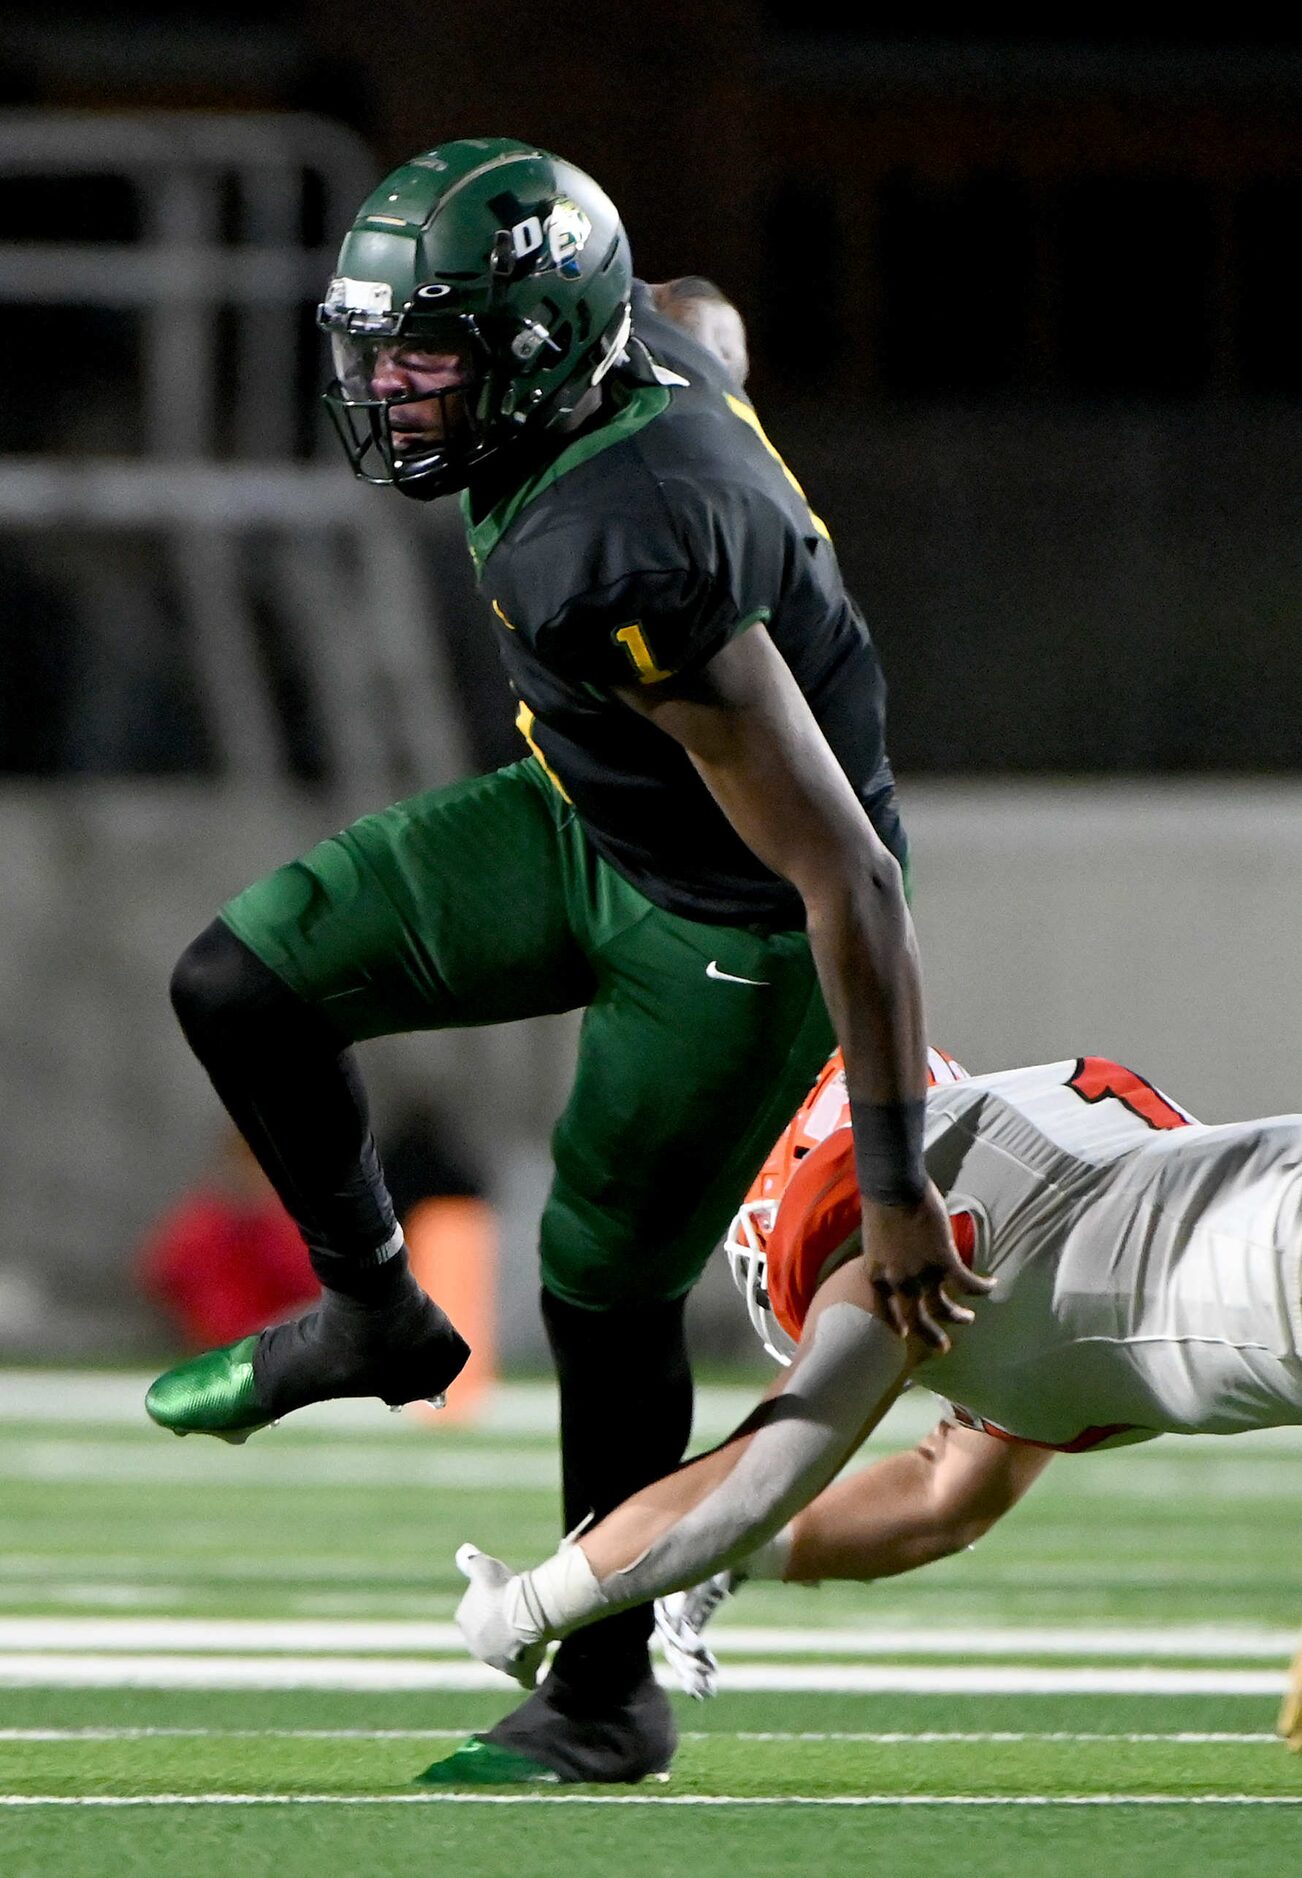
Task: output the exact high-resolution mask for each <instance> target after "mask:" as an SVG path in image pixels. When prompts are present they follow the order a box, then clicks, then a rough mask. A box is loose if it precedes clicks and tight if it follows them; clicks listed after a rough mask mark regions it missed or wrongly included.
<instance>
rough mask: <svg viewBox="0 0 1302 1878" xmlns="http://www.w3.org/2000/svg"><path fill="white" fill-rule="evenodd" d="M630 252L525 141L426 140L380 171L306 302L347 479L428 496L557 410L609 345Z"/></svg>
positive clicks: (598, 193) (619, 330)
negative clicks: (325, 369)
mask: <svg viewBox="0 0 1302 1878" xmlns="http://www.w3.org/2000/svg"><path fill="white" fill-rule="evenodd" d="M631 286H632V260H631V257H630V255H629V249H628V241H627V238H626V237H625V234H624V230H623V227H622V226H621V224H620V220H619V216H618V214H617V213H616V210H615V206H614V204H613V203H612V202H611V201H610V199H609V197H608V196H607V195H606V194H605V192H604V191H603V190H602V189H600V188H599V187H598V186H597V184H596V183H594V182H593V180H592V178H591V177H590V176H585V175H584V173H583V171H582V170H578V169H575V168H573V167H572V165H570V164H568V163H564V162H562V161H561V159H560V158H559V157H554V156H549V155H548V153H547V152H546V151H545V150H539V149H537V148H536V147H535V146H534V145H532V144H527V143H517V142H515V141H514V140H513V139H511V138H508V137H471V138H465V139H463V140H461V141H458V142H456V143H446V144H440V145H439V147H438V148H437V149H434V150H427V151H426V152H425V153H424V154H423V155H421V156H417V157H413V158H412V159H411V161H410V162H409V163H404V164H402V165H401V167H400V168H398V169H396V170H394V172H393V174H392V175H391V176H389V177H386V179H385V180H384V182H382V183H381V184H380V186H379V188H378V189H377V190H376V191H375V192H374V194H373V195H372V196H370V197H369V199H368V200H367V201H366V202H364V203H363V204H362V207H361V210H360V212H359V213H358V216H357V219H356V221H355V222H354V223H353V225H352V227H351V229H350V230H349V231H348V234H347V235H346V236H345V237H344V244H343V247H342V248H341V249H340V251H339V265H338V271H337V273H336V275H335V278H334V279H333V280H332V281H331V282H330V286H329V289H328V291H327V293H326V297H325V299H324V300H323V301H322V303H321V306H320V308H319V309H318V315H317V317H318V323H319V324H320V325H321V326H322V327H323V328H324V329H325V331H326V332H328V333H329V335H330V339H331V344H332V348H333V352H334V365H335V377H334V379H333V381H332V382H331V384H330V387H329V389H328V390H327V392H326V394H325V396H326V404H327V406H328V408H329V411H330V415H331V416H332V418H333V419H334V421H335V427H336V429H337V430H338V432H339V435H340V438H341V440H342V442H343V446H344V449H345V450H346V451H347V453H348V460H349V462H350V463H351V464H352V466H353V470H354V473H355V474H356V475H358V476H360V477H362V478H363V479H364V480H365V481H366V482H372V483H386V484H387V483H391V484H393V485H395V486H396V487H397V488H399V489H402V490H403V491H404V492H405V493H406V494H408V495H413V496H419V497H429V496H438V495H444V494H446V493H447V492H448V491H450V490H454V489H461V488H464V487H465V485H466V483H467V481H468V480H469V478H470V476H471V474H472V472H473V471H474V470H475V469H476V468H477V467H478V466H479V465H480V464H481V463H483V462H484V461H485V459H486V458H488V457H489V456H491V455H492V454H493V453H494V452H496V451H498V450H500V449H502V448H503V447H504V446H508V445H510V444H512V443H513V442H514V441H516V440H518V439H520V438H522V437H537V435H538V434H539V433H540V432H541V431H544V430H546V429H548V428H549V427H551V426H553V425H556V424H559V423H561V422H562V421H563V420H564V419H565V418H567V417H568V416H570V415H571V414H572V413H573V411H574V409H575V407H576V406H577V404H578V403H579V401H580V399H581V398H583V397H584V395H585V394H586V393H587V392H588V391H589V389H590V388H591V387H592V386H593V385H594V384H596V383H598V382H599V381H600V380H601V378H602V377H603V376H604V375H605V373H606V372H607V371H608V370H609V369H610V367H611V366H612V365H613V364H614V362H615V360H616V359H617V358H618V357H619V355H620V353H621V352H622V350H623V348H624V345H625V342H626V341H627V339H628V333H629V293H630V289H631Z"/></svg>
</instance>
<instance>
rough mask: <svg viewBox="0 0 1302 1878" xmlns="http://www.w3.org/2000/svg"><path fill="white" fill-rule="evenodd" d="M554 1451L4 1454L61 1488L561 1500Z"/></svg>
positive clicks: (323, 1448)
mask: <svg viewBox="0 0 1302 1878" xmlns="http://www.w3.org/2000/svg"><path fill="white" fill-rule="evenodd" d="M559 1477H560V1476H559V1462H558V1459H557V1454H556V1452H555V1451H554V1450H552V1449H550V1448H507V1447H501V1446H491V1447H490V1446H476V1447H469V1446H467V1445H465V1444H464V1443H459V1444H458V1445H456V1446H453V1447H450V1446H447V1445H445V1444H441V1443H439V1442H438V1441H433V1440H431V1441H430V1442H428V1443H423V1442H418V1441H410V1442H406V1443H403V1444H399V1443H397V1442H391V1443H389V1444H388V1445H387V1446H384V1445H381V1444H379V1443H372V1442H355V1441H340V1442H317V1443H312V1444H311V1445H307V1444H304V1443H294V1444H289V1443H282V1444H281V1445H280V1446H279V1447H277V1446H276V1445H275V1444H274V1443H268V1444H267V1445H265V1446H261V1447H259V1448H257V1449H256V1450H253V1451H251V1452H250V1453H248V1454H245V1453H244V1452H243V1451H242V1450H241V1449H238V1448H232V1447H230V1446H229V1445H224V1446H223V1445H219V1444H218V1443H216V1442H214V1441H204V1440H202V1439H201V1438H198V1437H195V1438H191V1439H189V1440H188V1441H187V1443H186V1445H185V1446H184V1447H182V1446H180V1444H178V1443H177V1442H176V1441H174V1440H173V1441H170V1442H168V1443H167V1444H166V1445H164V1444H163V1442H162V1440H161V1439H160V1440H159V1442H158V1443H157V1444H154V1443H151V1442H143V1441H142V1442H134V1441H85V1440H69V1439H66V1438H61V1437H57V1436H56V1437H51V1438H45V1437H41V1438H37V1439H33V1440H9V1441H6V1442H5V1444H4V1446H3V1447H2V1448H0V1480H39V1481H46V1482H49V1483H52V1484H54V1483H57V1484H58V1485H61V1486H95V1485H102V1484H103V1483H104V1482H105V1481H113V1482H117V1483H121V1482H134V1483H138V1484H141V1485H145V1486H155V1487H201V1486H203V1485H205V1484H209V1485H211V1484H214V1483H215V1484H218V1485H220V1486H221V1487H223V1488H244V1489H247V1490H252V1491H262V1490H264V1489H266V1488H270V1487H274V1488H275V1489H276V1490H277V1491H280V1490H281V1489H285V1488H288V1489H291V1490H293V1489H304V1488H306V1489H312V1488H319V1487H358V1488H366V1489H368V1490H371V1489H375V1488H387V1489H394V1488H397V1489H404V1488H407V1489H411V1488H426V1487H437V1488H441V1489H442V1490H443V1491H444V1492H460V1493H475V1492H496V1491H500V1490H501V1489H507V1490H513V1491H520V1490H524V1491H533V1492H537V1493H553V1492H554V1491H555V1490H556V1484H557V1481H558V1479H559Z"/></svg>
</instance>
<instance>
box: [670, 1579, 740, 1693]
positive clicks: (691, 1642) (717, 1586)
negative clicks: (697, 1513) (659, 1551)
mask: <svg viewBox="0 0 1302 1878" xmlns="http://www.w3.org/2000/svg"><path fill="white" fill-rule="evenodd" d="M736 1582H737V1579H736V1578H735V1577H734V1574H733V1573H732V1572H727V1571H723V1572H716V1573H715V1574H714V1576H713V1578H707V1579H706V1580H705V1581H704V1583H703V1584H699V1585H693V1586H692V1587H691V1589H690V1590H688V1591H674V1592H671V1593H670V1595H669V1596H668V1597H667V1598H657V1599H656V1606H655V1612H656V1631H657V1633H658V1635H659V1637H660V1644H661V1648H662V1649H663V1651H664V1657H665V1662H666V1663H667V1664H668V1665H669V1667H670V1669H671V1670H672V1671H673V1673H674V1675H675V1676H676V1677H677V1678H678V1682H679V1686H680V1687H681V1688H683V1689H684V1690H686V1692H687V1694H688V1695H690V1696H691V1697H692V1698H693V1699H694V1700H695V1701H697V1702H704V1701H706V1700H707V1699H708V1698H709V1697H710V1696H712V1695H717V1694H718V1692H719V1660H718V1658H717V1657H716V1656H715V1654H714V1651H713V1650H712V1649H711V1648H710V1646H709V1645H708V1644H707V1643H706V1642H705V1640H704V1638H703V1637H702V1635H701V1632H702V1631H703V1630H704V1629H705V1626H706V1625H707V1624H708V1623H709V1621H710V1619H711V1618H712V1617H713V1616H714V1613H715V1612H716V1611H717V1610H718V1608H719V1606H720V1605H721V1604H722V1603H723V1601H724V1599H725V1598H727V1597H729V1596H730V1595H731V1593H732V1589H733V1585H734V1583H736Z"/></svg>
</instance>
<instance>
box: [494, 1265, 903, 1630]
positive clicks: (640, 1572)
mask: <svg viewBox="0 0 1302 1878" xmlns="http://www.w3.org/2000/svg"><path fill="white" fill-rule="evenodd" d="M909 1360H910V1359H909V1356H908V1354H907V1352H906V1350H905V1347H904V1345H903V1344H902V1343H901V1342H900V1341H899V1339H897V1338H896V1337H894V1336H893V1335H892V1334H891V1332H890V1331H889V1330H887V1329H886V1328H885V1326H884V1325H883V1324H881V1323H880V1322H879V1321H878V1319H877V1318H875V1317H874V1316H873V1315H872V1314H871V1312H870V1311H869V1310H867V1309H866V1308H864V1307H862V1306H861V1305H860V1304H857V1303H851V1302H849V1301H847V1300H846V1299H844V1298H842V1299H840V1300H838V1301H835V1302H832V1303H830V1304H829V1305H828V1306H826V1307H825V1308H823V1309H822V1310H821V1311H820V1312H819V1314H818V1317H817V1319H816V1320H813V1319H811V1323H810V1326H809V1329H808V1330H807V1332H806V1338H805V1341H804V1342H803V1343H802V1346H801V1356H800V1360H799V1361H798V1362H797V1363H796V1364H794V1365H793V1366H792V1368H791V1370H789V1371H788V1373H787V1377H786V1379H785V1381H784V1383H783V1386H782V1388H781V1390H780V1391H779V1393H778V1394H776V1395H774V1396H771V1397H770V1398H769V1399H768V1400H767V1401H766V1402H765V1403H763V1404H762V1405H761V1407H760V1408H759V1409H758V1410H757V1411H756V1413H755V1414H754V1415H753V1416H752V1417H751V1418H750V1419H749V1420H748V1421H747V1422H745V1423H743V1424H742V1427H741V1428H740V1429H739V1430H738V1431H737V1433H736V1435H734V1436H733V1437H732V1438H731V1439H730V1440H729V1441H728V1442H727V1443H725V1444H724V1446H723V1447H722V1448H719V1449H716V1450H715V1451H714V1452H713V1453H711V1454H709V1455H704V1456H702V1457H701V1458H700V1460H698V1461H695V1462H691V1463H689V1464H688V1465H687V1466H686V1467H684V1468H681V1469H679V1470H678V1472H677V1473H675V1474H673V1475H672V1476H670V1477H669V1478H668V1479H667V1480H665V1481H661V1482H658V1483H656V1485H654V1486H653V1487H650V1488H647V1489H644V1490H643V1491H642V1492H641V1493H638V1494H635V1495H633V1496H632V1498H631V1499H630V1500H629V1501H627V1502H626V1503H625V1504H624V1505H623V1506H622V1507H619V1508H617V1509H616V1511H615V1512H614V1513H612V1514H611V1515H609V1517H608V1518H606V1519H604V1520H603V1521H602V1522H601V1524H600V1525H599V1526H597V1527H595V1528H594V1529H593V1531H592V1532H590V1533H587V1534H585V1535H584V1537H583V1539H582V1540H581V1541H580V1542H579V1545H578V1546H577V1547H570V1548H563V1549H562V1551H561V1552H560V1553H558V1554H557V1555H556V1557H555V1558H554V1559H549V1560H547V1561H546V1562H545V1563H544V1564H543V1565H541V1566H539V1567H537V1568H536V1569H535V1570H534V1571H533V1572H528V1573H525V1574H524V1575H523V1577H522V1578H521V1579H520V1580H519V1581H518V1583H519V1586H520V1590H519V1592H518V1593H513V1596H514V1597H515V1599H516V1601H517V1602H518V1605H519V1608H520V1611H521V1613H522V1622H523V1623H524V1624H525V1625H526V1626H527V1627H528V1628H529V1630H530V1632H531V1636H532V1637H533V1638H534V1639H536V1638H539V1637H542V1638H547V1637H555V1636H563V1635H567V1634H568V1633H569V1631H571V1630H575V1629H579V1628H581V1627H582V1626H583V1625H584V1624H587V1623H591V1622H593V1621H594V1620H595V1619H597V1618H599V1617H605V1616H608V1615H609V1614H611V1613H612V1612H614V1611H618V1610H623V1609H626V1608H627V1607H629V1606H631V1605H634V1604H641V1603H644V1602H646V1601H647V1600H648V1599H649V1598H654V1597H659V1596H662V1595H663V1594H664V1593H665V1592H668V1591H676V1590H681V1589H683V1588H684V1587H685V1586H687V1585H690V1584H695V1583H696V1582H698V1580H700V1579H701V1578H704V1577H708V1576H709V1575H710V1574H711V1573H713V1572H715V1571H719V1570H722V1569H724V1568H726V1567H727V1566H730V1565H734V1564H737V1563H739V1562H740V1561H741V1560H742V1559H743V1558H745V1557H747V1556H749V1554H750V1553H751V1552H753V1551H754V1550H755V1548H756V1547H757V1546H759V1545H761V1544H763V1542H764V1541H765V1540H766V1539H767V1538H769V1537H771V1536H772V1534H773V1533H775V1532H777V1531H778V1530H779V1528H780V1527H782V1526H783V1525H785V1524H786V1523H787V1521H788V1520H789V1519H790V1518H791V1517H792V1515H793V1514H794V1513H796V1512H797V1511H798V1509H799V1508H800V1507H801V1506H803V1505H805V1504H806V1502H808V1501H809V1500H810V1499H812V1498H813V1497H814V1496H815V1495H816V1494H818V1493H819V1492H821V1490H822V1489H823V1488H824V1487H825V1486H826V1485H827V1483H828V1481H829V1480H831V1479H832V1478H833V1477H834V1476H835V1474H836V1473H837V1472H838V1471H839V1470H840V1468H841V1467H842V1466H843V1465H844V1463H845V1461H846V1460H847V1458H848V1457H849V1455H850V1454H851V1453H852V1452H853V1451H854V1449H855V1448H856V1447H857V1446H858V1444H859V1442H860V1441H861V1440H862V1439H863V1435H864V1433H865V1430H866V1428H867V1427H869V1426H871V1425H872V1424H873V1423H874V1422H875V1421H876V1420H877V1419H878V1418H879V1417H880V1416H881V1415H882V1414H883V1413H884V1412H885V1409H886V1407H887V1406H888V1405H889V1403H890V1402H891V1401H892V1400H893V1399H894V1397H895V1395H896V1393H897V1392H898V1389H899V1386H900V1383H901V1382H902V1381H903V1378H904V1375H905V1373H906V1370H907V1368H908V1365H909ZM575 1553H579V1554H580V1555H581V1561H582V1562H580V1558H576V1557H575V1556H574V1554H575Z"/></svg>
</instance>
